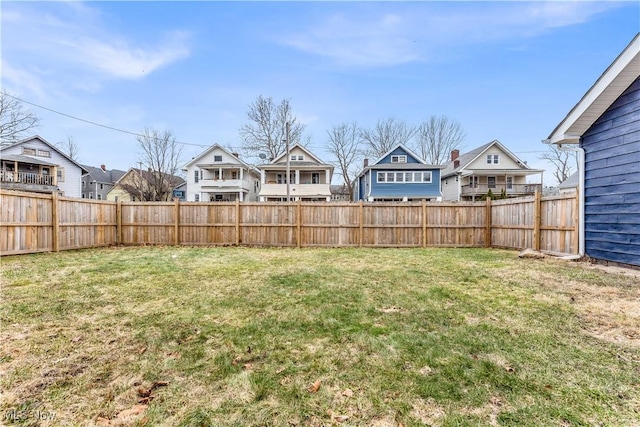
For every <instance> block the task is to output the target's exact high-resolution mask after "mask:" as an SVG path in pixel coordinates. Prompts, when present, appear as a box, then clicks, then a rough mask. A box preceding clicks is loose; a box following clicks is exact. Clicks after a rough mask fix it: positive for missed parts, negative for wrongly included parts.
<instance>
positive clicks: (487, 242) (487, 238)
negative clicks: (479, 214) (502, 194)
mask: <svg viewBox="0 0 640 427" xmlns="http://www.w3.org/2000/svg"><path fill="white" fill-rule="evenodd" d="M492 225H493V218H492V216H491V197H487V212H486V213H485V230H484V247H485V248H490V247H491V226H492Z"/></svg>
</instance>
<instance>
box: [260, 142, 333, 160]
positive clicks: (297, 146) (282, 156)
mask: <svg viewBox="0 0 640 427" xmlns="http://www.w3.org/2000/svg"><path fill="white" fill-rule="evenodd" d="M294 148H298V149H300V150H302V151H304V152H305V154H307V155H308V156H309V157H311V158H312V159H313V160H314V162H315V163H317V164H319V165H324V164H326V163H324V162H323V161H322V160H320V159H319V158H318V157H316V156H315V155H314V154H313V153H312V152H311V151H309V150H308V149H307V148H305V147H303V146H302V145H300V144H294V145H293V146H292V147H289V153H290V152H291V151H293V149H294ZM286 155H287V151H286V150H285V151H284V152H283V153H282V154H280V155H279V156H278V157H276V158H275V159H273V160H272V161H271V162H270V164H272V165H275V164H277V163H286V159H285V160H284V162H280V160H281V159H283V158H284V157H285V156H286ZM296 164H299V163H296Z"/></svg>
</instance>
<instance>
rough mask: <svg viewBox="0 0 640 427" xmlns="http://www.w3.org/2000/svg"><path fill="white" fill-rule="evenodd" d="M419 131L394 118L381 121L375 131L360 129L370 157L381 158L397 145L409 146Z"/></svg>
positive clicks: (361, 138) (361, 137)
mask: <svg viewBox="0 0 640 427" xmlns="http://www.w3.org/2000/svg"><path fill="white" fill-rule="evenodd" d="M416 131H417V129H416V128H415V127H413V126H410V125H408V124H406V123H405V122H403V121H400V120H396V119H395V118H393V117H389V118H386V119H379V120H378V122H377V123H376V126H375V127H374V128H373V129H360V140H361V141H362V142H363V143H364V144H365V145H366V146H367V148H366V151H367V154H368V155H371V156H373V157H381V156H383V155H384V154H385V153H386V152H387V151H389V150H391V149H392V148H393V147H394V146H396V145H397V144H404V145H406V144H408V142H409V141H410V140H411V138H413V136H414V135H415V134H416Z"/></svg>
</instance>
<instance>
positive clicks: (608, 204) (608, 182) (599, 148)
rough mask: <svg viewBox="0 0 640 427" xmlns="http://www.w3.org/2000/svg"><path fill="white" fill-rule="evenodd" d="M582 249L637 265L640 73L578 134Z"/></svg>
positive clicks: (639, 238) (639, 242)
mask: <svg viewBox="0 0 640 427" xmlns="http://www.w3.org/2000/svg"><path fill="white" fill-rule="evenodd" d="M581 146H582V148H584V150H585V251H586V254H587V255H588V256H590V257H592V258H597V259H602V260H607V261H614V262H620V263H626V264H632V265H638V266H640V78H636V80H635V81H634V82H633V83H632V84H631V86H629V88H627V90H626V91H625V92H624V93H623V94H622V95H620V97H619V98H618V99H617V100H616V101H615V102H614V103H613V104H612V105H611V106H610V107H609V108H608V109H607V111H605V113H604V114H603V115H602V116H600V117H599V118H598V120H596V122H595V123H594V124H593V125H592V126H591V128H589V130H588V131H587V132H585V134H584V135H583V136H582V140H581Z"/></svg>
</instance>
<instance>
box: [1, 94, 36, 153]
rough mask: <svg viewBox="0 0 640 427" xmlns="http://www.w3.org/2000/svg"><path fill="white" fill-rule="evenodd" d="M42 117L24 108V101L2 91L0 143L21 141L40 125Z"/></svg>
mask: <svg viewBox="0 0 640 427" xmlns="http://www.w3.org/2000/svg"><path fill="white" fill-rule="evenodd" d="M39 122H40V118H38V117H37V116H36V115H35V114H33V113H32V112H31V111H29V110H24V109H23V108H22V103H21V102H20V101H18V100H17V99H15V98H13V97H12V96H11V95H9V94H8V93H7V92H5V91H4V90H3V91H1V92H0V143H7V142H9V143H11V142H15V141H19V140H20V139H23V138H25V137H27V136H29V135H27V133H28V132H31V131H32V130H33V129H35V128H37V127H38V124H39Z"/></svg>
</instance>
